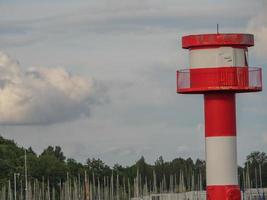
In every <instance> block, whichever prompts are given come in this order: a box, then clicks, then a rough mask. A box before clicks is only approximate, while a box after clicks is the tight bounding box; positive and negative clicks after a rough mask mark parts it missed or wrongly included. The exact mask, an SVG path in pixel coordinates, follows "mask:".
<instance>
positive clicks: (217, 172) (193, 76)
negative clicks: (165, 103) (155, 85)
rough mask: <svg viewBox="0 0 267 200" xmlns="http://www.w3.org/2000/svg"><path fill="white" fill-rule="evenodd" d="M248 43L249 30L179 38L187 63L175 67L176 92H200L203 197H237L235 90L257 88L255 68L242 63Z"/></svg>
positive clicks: (258, 76)
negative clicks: (202, 133)
mask: <svg viewBox="0 0 267 200" xmlns="http://www.w3.org/2000/svg"><path fill="white" fill-rule="evenodd" d="M252 46H254V37H253V35H251V34H240V33H238V34H229V33H227V34H219V33H217V34H201V35H187V36H184V37H182V48H184V49H187V50H189V67H188V68H187V69H182V70H178V71H177V93H180V94H203V96H204V117H205V151H206V152H205V153H206V182H207V187H206V191H207V200H241V193H240V188H239V185H238V172H237V169H238V165H237V147H236V144H237V141H236V134H237V133H236V93H246V92H259V91H261V90H262V72H261V68H257V67H249V64H248V48H249V47H252ZM248 114H249V113H248Z"/></svg>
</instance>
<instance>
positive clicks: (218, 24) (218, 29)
mask: <svg viewBox="0 0 267 200" xmlns="http://www.w3.org/2000/svg"><path fill="white" fill-rule="evenodd" d="M217 34H219V24H217Z"/></svg>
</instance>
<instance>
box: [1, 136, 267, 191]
mask: <svg viewBox="0 0 267 200" xmlns="http://www.w3.org/2000/svg"><path fill="white" fill-rule="evenodd" d="M25 151H26V153H27V167H28V178H29V179H30V180H33V179H37V180H39V181H40V182H41V181H42V180H44V181H47V180H49V182H50V184H51V186H54V187H55V188H57V187H58V186H59V184H60V183H62V182H64V181H66V179H67V174H68V176H69V177H76V178H78V177H79V178H78V179H79V180H82V179H83V177H84V173H85V172H87V174H88V175H89V178H92V177H93V175H94V177H95V178H97V179H98V178H99V180H100V181H103V180H104V177H111V175H112V174H114V182H115V180H116V178H115V177H116V176H117V175H119V182H120V183H122V182H123V181H125V180H126V181H127V180H128V179H129V181H130V182H131V183H133V181H134V178H135V177H136V176H137V171H138V172H139V175H140V177H141V178H140V179H141V180H140V181H141V184H144V183H145V181H147V182H148V183H153V172H155V174H156V179H157V185H158V186H159V185H160V181H161V180H163V179H165V180H166V184H167V187H168V184H169V182H170V176H171V175H172V176H175V178H176V180H180V176H181V174H183V177H184V182H185V186H186V187H187V188H189V187H190V181H191V180H192V179H191V177H193V178H194V179H195V180H194V181H195V183H196V182H197V181H198V179H199V175H200V174H201V176H202V181H203V184H204V185H205V165H206V164H205V161H203V160H200V159H197V160H196V161H195V162H194V161H193V160H192V159H191V158H187V159H184V158H176V159H174V160H172V161H168V162H166V161H164V159H163V157H162V156H160V157H159V158H158V159H157V160H156V161H155V163H154V165H150V164H148V163H146V161H145V158H144V157H143V156H142V157H141V158H140V159H139V160H138V161H137V162H136V163H135V164H134V165H132V166H129V167H123V166H121V165H119V164H115V165H114V166H113V168H111V167H109V166H108V165H106V164H105V163H104V162H103V161H102V160H100V159H96V158H93V159H89V158H88V159H87V161H86V163H85V164H81V163H79V162H77V161H76V160H74V159H72V158H69V159H67V160H66V157H65V156H64V153H63V151H62V149H61V147H59V146H55V147H52V146H48V147H47V148H46V149H44V151H43V152H42V153H41V154H40V155H39V156H38V155H37V154H36V153H35V152H34V151H33V150H32V148H31V147H30V148H29V149H24V148H21V147H18V146H17V144H16V143H15V142H14V141H13V140H7V139H4V138H3V137H1V136H0V184H1V183H6V182H7V181H8V180H12V179H13V176H14V173H19V174H20V178H21V180H23V179H24V178H23V176H24V153H25ZM245 166H246V167H245V168H242V167H239V169H238V170H239V173H240V174H242V173H244V172H245V171H246V169H247V167H248V168H249V169H250V170H249V172H250V177H251V179H252V183H253V181H254V185H256V183H255V170H256V171H258V173H259V168H261V173H262V185H263V186H264V187H266V186H267V156H266V154H265V153H264V152H252V153H251V154H250V155H248V156H247V161H246V163H245ZM258 175H259V174H258ZM185 177H190V178H185ZM123 179H124V180H123ZM240 181H241V183H243V180H242V176H241V180H240ZM258 181H259V178H258ZM258 186H259V183H258Z"/></svg>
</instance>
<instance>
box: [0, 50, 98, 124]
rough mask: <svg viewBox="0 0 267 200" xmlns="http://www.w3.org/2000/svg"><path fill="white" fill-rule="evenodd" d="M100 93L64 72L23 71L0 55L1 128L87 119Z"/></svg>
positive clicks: (4, 55) (92, 85) (54, 70)
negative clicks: (80, 118)
mask: <svg viewBox="0 0 267 200" xmlns="http://www.w3.org/2000/svg"><path fill="white" fill-rule="evenodd" d="M99 93H101V92H99V90H98V88H97V85H96V83H95V82H94V81H93V80H92V79H85V78H83V77H80V76H76V75H72V74H70V73H68V72H67V71H65V70H64V69H63V68H44V67H35V68H29V69H27V70H23V69H22V68H21V67H20V65H19V63H18V62H17V61H16V60H14V59H12V58H10V57H9V56H8V55H7V54H5V53H2V52H0V124H6V125H24V124H51V123H57V122H63V121H67V120H72V119H75V118H77V117H80V116H88V114H89V109H90V105H92V104H95V103H96V102H97V100H96V99H97V98H98V97H97V95H100V94H99ZM100 96H101V95H100Z"/></svg>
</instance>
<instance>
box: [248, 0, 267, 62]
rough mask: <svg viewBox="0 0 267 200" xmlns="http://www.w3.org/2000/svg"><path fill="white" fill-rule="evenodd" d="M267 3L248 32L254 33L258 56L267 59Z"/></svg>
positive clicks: (252, 21)
mask: <svg viewBox="0 0 267 200" xmlns="http://www.w3.org/2000/svg"><path fill="white" fill-rule="evenodd" d="M266 9H267V3H266V2H263V4H262V10H261V11H259V12H258V15H256V16H255V17H253V18H252V19H251V20H250V21H249V23H248V27H247V31H248V32H250V33H253V34H254V36H255V44H256V48H255V53H256V55H257V56H260V57H263V58H265V59H266V52H267V37H266V35H267V14H266Z"/></svg>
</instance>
